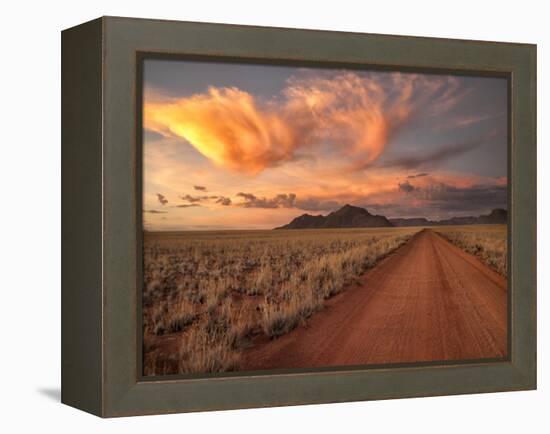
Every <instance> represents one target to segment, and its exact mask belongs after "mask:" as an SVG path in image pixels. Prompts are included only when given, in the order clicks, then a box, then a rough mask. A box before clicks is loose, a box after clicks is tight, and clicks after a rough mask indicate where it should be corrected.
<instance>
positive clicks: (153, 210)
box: [143, 209, 167, 214]
mask: <svg viewBox="0 0 550 434" xmlns="http://www.w3.org/2000/svg"><path fill="white" fill-rule="evenodd" d="M143 212H145V213H148V214H166V213H167V211H159V210H156V209H148V210H143Z"/></svg>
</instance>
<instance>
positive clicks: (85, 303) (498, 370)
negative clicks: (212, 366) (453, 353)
mask: <svg viewBox="0 0 550 434" xmlns="http://www.w3.org/2000/svg"><path fill="white" fill-rule="evenodd" d="M143 53H152V54H154V55H157V56H158V55H183V56H199V57H204V56H209V57H211V56H215V57H219V58H220V59H223V58H225V59H241V60H242V61H256V62H262V63H289V62H290V63H296V62H298V63H306V64H323V65H346V66H355V67H361V66H363V67H365V68H367V67H377V68H398V69H404V70H411V69H412V70H418V69H421V70H426V71H449V70H450V71H455V72H458V73H460V72H461V71H462V72H464V73H472V72H475V73H476V74H479V75H483V74H491V75H505V76H507V77H509V80H510V89H511V92H510V93H511V94H510V144H509V186H510V189H509V190H510V191H509V210H510V219H509V235H510V240H509V246H510V271H509V293H510V301H511V303H510V330H509V342H510V350H511V351H510V357H509V360H505V361H495V362H487V363H477V362H474V363H468V364H461V363H450V364H441V365H436V366H434V365H428V366H394V367H378V368H368V369H367V368H358V369H357V368H354V369H346V368H343V369H336V370H335V369H331V370H300V371H292V372H288V371H267V372H258V373H246V372H244V373H237V374H235V373H233V374H231V375H225V376H210V377H207V376H204V377H202V378H172V377H169V378H166V379H158V378H156V379H154V380H153V381H151V380H146V379H144V378H142V377H141V365H140V362H139V354H140V353H139V349H140V347H141V334H140V327H139V324H140V318H139V306H140V298H139V294H140V291H139V289H140V287H141V286H140V285H141V282H140V278H141V265H140V259H139V258H140V253H139V251H140V249H139V247H140V233H141V194H140V185H141V184H140V180H141V158H140V155H141V154H140V147H139V143H140V133H139V131H140V128H138V125H137V119H138V118H139V110H140V107H138V105H139V104H138V101H139V91H138V92H136V90H138V84H139V76H138V70H139V68H138V66H139V62H140V61H141V59H142V57H143ZM534 388H536V46H535V45H528V44H511V43H495V42H479V41H462V40H450V39H434V38H418V37H402V36H385V35H370V34H358V33H342V32H327V31H311V30H297V29H278V28H266V27H249V26H233V25H220V24H204V23H189V22H175V21H160V20H142V19H129V18H115V17H103V18H99V19H97V20H94V21H91V22H88V23H86V24H82V25H80V26H77V27H74V28H71V29H68V30H65V31H63V32H62V402H64V403H66V404H68V405H71V406H74V407H77V408H79V409H82V410H85V411H88V412H90V413H93V414H96V415H99V416H102V417H113V416H127V415H142V414H155V413H174V412H185V411H200V410H219V409H232V408H247V407H266V406H279V405H297V404H312V403H327V402H343V401H357V400H369V399H387V398H401V397H412V396H428V395H447V394H463V393H479V392H496V391H506V390H528V389H534Z"/></svg>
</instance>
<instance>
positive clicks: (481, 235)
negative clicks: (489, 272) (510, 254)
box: [435, 225, 507, 276]
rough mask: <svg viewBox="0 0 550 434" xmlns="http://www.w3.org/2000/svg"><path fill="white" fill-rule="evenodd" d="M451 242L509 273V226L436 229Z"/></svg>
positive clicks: (499, 270) (497, 268) (498, 271)
mask: <svg viewBox="0 0 550 434" xmlns="http://www.w3.org/2000/svg"><path fill="white" fill-rule="evenodd" d="M435 230H436V231H437V232H439V233H440V234H441V235H443V236H444V237H445V238H446V239H447V240H449V241H450V242H451V243H453V244H455V245H457V246H458V247H460V248H461V249H463V250H464V251H466V252H468V253H470V254H472V255H475V256H477V257H478V258H479V259H481V261H482V262H484V263H485V264H487V265H488V266H489V267H491V268H492V269H493V270H495V271H496V272H497V273H499V274H501V275H503V276H506V273H507V268H506V267H507V265H506V263H507V226H506V225H477V226H445V227H438V228H437V229H435Z"/></svg>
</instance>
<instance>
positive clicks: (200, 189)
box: [193, 185, 206, 191]
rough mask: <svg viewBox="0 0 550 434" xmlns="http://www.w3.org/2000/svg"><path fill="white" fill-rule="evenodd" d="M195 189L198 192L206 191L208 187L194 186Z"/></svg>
mask: <svg viewBox="0 0 550 434" xmlns="http://www.w3.org/2000/svg"><path fill="white" fill-rule="evenodd" d="M193 188H194V189H195V190H198V191H206V187H205V186H203V185H194V186H193Z"/></svg>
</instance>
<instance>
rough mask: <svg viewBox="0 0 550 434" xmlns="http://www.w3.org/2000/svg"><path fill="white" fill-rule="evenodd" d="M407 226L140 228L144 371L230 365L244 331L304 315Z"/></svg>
mask: <svg viewBox="0 0 550 434" xmlns="http://www.w3.org/2000/svg"><path fill="white" fill-rule="evenodd" d="M417 230H418V229H411V228H390V229H387V228H383V229H382V228H381V229H338V230H330V229H324V230H303V231H297V230H292V231H289V230H279V231H241V232H238V231H220V232H187V233H183V232H179V233H146V234H145V239H144V276H145V284H144V292H143V306H144V309H143V331H144V354H145V360H144V371H145V375H155V374H156V375H162V374H171V373H193V372H220V371H227V370H232V369H238V360H239V352H240V350H242V349H243V348H244V347H246V346H248V345H250V340H251V338H253V337H254V336H258V335H261V334H264V335H267V336H268V337H270V338H275V337H277V336H280V335H283V334H285V333H288V332H289V331H291V330H292V329H294V328H295V327H296V326H297V325H299V324H300V323H303V322H305V321H306V320H307V319H308V318H309V317H310V316H311V315H312V314H314V313H315V312H316V311H317V310H319V309H321V308H322V306H323V303H324V301H325V300H326V299H328V298H330V297H332V296H334V295H335V294H338V293H339V292H341V291H342V290H343V289H345V287H346V286H348V285H349V284H350V283H352V282H353V281H354V280H355V279H356V278H357V277H358V276H360V275H361V274H362V273H364V272H365V271H366V270H367V269H368V268H370V267H372V266H373V265H374V264H375V263H376V262H377V261H378V260H380V259H381V258H383V257H384V256H386V255H387V254H388V253H390V252H391V251H393V250H395V249H396V248H397V247H399V246H400V245H402V244H403V243H405V242H406V241H407V240H408V239H409V238H410V237H411V235H412V234H413V233H414V232H416V231H417ZM174 336H176V337H177V339H176V342H177V345H176V349H175V350H170V351H166V350H163V345H164V346H167V345H169V344H168V343H170V345H173V342H174Z"/></svg>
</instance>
